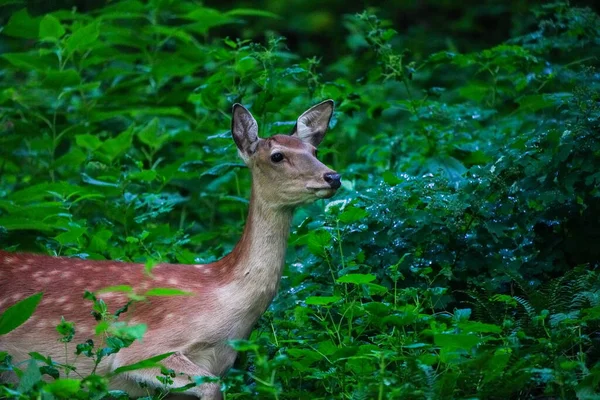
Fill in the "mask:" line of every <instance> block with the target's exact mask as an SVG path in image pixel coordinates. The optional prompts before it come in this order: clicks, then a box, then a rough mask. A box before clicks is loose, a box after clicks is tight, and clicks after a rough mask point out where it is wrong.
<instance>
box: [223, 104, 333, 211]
mask: <svg viewBox="0 0 600 400" xmlns="http://www.w3.org/2000/svg"><path fill="white" fill-rule="evenodd" d="M332 114H333V101H332V100H326V101H324V102H322V103H319V104H317V105H315V106H313V107H311V108H310V109H308V110H307V111H306V112H304V113H303V114H302V115H301V116H300V117H299V118H298V121H297V122H296V126H295V127H294V130H293V132H292V134H291V135H275V136H272V137H270V138H268V139H261V138H259V137H258V125H257V123H256V120H255V119H254V117H253V116H252V114H250V112H249V111H248V110H247V109H245V108H244V107H243V106H241V105H240V104H235V105H234V106H233V119H232V122H231V132H232V135H233V139H234V141H235V143H236V145H237V148H238V153H239V155H240V157H241V158H242V160H244V162H245V163H246V165H247V166H248V167H249V168H250V169H251V170H252V179H253V182H254V189H255V191H254V193H255V195H257V196H259V197H260V201H261V202H262V203H264V204H268V205H270V206H271V207H274V208H289V207H295V206H298V205H301V204H305V203H309V202H311V201H314V200H316V199H319V198H321V199H323V198H329V197H331V196H333V195H334V194H335V192H336V190H337V189H338V188H339V187H340V185H341V182H340V179H341V178H340V175H339V174H338V173H337V172H335V171H333V170H332V169H330V168H328V167H327V166H325V165H324V164H323V163H322V162H321V161H319V160H318V159H317V146H318V145H319V144H320V143H321V141H322V140H323V138H324V137H325V132H326V131H327V127H328V125H329V121H330V120H331V116H332ZM257 200H258V199H257Z"/></svg>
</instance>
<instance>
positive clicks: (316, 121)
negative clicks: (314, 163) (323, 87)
mask: <svg viewBox="0 0 600 400" xmlns="http://www.w3.org/2000/svg"><path fill="white" fill-rule="evenodd" d="M332 115H333V100H325V101H324V102H322V103H319V104H317V105H316V106H313V107H311V108H309V109H308V110H306V111H305V112H304V114H302V115H301V116H300V117H299V118H298V121H297V122H296V126H294V130H293V131H292V136H296V137H297V138H299V139H300V140H302V141H303V142H305V143H310V144H312V145H313V146H315V147H317V146H318V145H319V143H321V141H322V140H323V138H324V137H325V132H326V131H327V127H328V126H329V121H330V120H331V116H332Z"/></svg>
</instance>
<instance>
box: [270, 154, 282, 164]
mask: <svg viewBox="0 0 600 400" xmlns="http://www.w3.org/2000/svg"><path fill="white" fill-rule="evenodd" d="M271 161H273V162H274V163H278V162H281V161H283V154H281V153H273V154H271Z"/></svg>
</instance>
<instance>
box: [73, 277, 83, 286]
mask: <svg viewBox="0 0 600 400" xmlns="http://www.w3.org/2000/svg"><path fill="white" fill-rule="evenodd" d="M84 282H85V280H83V279H82V278H77V279H75V284H76V285H78V286H81V285H83V284H84Z"/></svg>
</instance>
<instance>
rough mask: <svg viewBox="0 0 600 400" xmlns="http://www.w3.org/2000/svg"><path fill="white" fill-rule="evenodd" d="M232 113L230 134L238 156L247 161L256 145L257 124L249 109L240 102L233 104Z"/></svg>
mask: <svg viewBox="0 0 600 400" xmlns="http://www.w3.org/2000/svg"><path fill="white" fill-rule="evenodd" d="M232 113H233V116H232V118H231V135H232V136H233V140H234V142H235V144H236V146H237V148H238V153H239V155H240V157H241V158H242V160H244V162H245V163H247V162H248V160H249V159H250V156H251V155H252V154H254V152H255V151H256V146H257V145H258V125H257V123H256V120H255V119H254V117H253V116H252V114H250V111H248V110H246V108H244V106H242V105H241V104H237V103H236V104H234V105H233V110H232Z"/></svg>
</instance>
